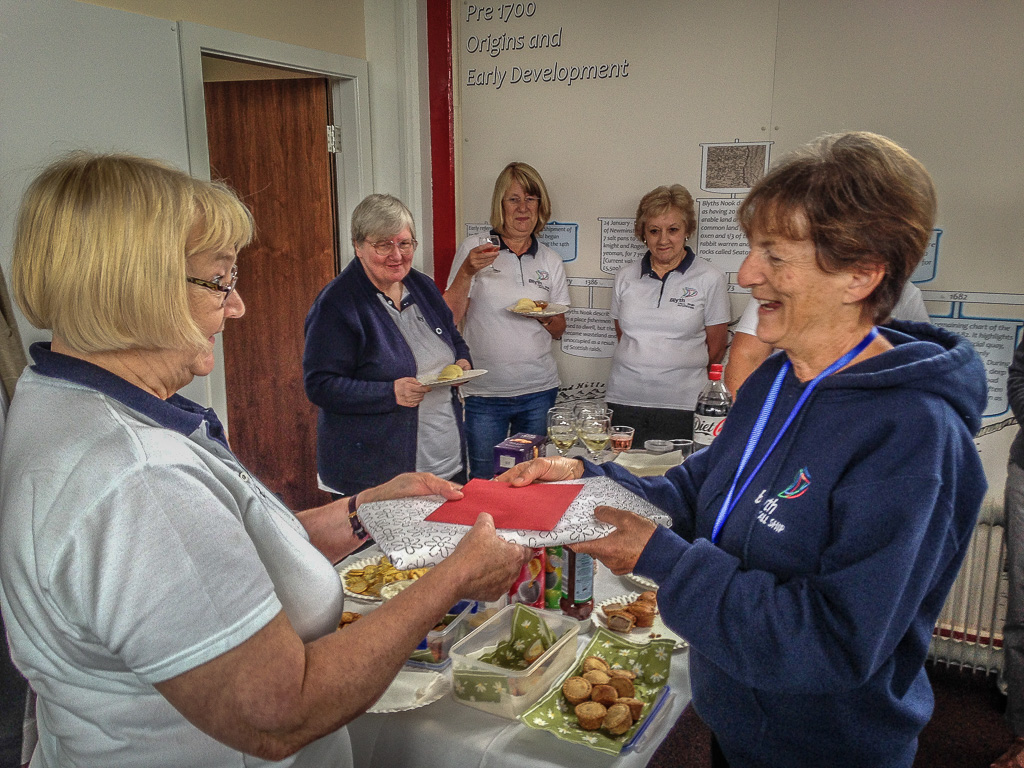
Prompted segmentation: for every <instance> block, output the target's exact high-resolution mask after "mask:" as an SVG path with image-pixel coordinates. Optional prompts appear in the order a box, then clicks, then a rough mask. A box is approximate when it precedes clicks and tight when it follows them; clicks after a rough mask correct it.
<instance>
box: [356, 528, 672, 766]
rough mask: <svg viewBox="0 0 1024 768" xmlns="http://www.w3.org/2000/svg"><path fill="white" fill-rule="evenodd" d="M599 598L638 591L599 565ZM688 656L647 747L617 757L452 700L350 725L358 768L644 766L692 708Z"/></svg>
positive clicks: (365, 718)
mask: <svg viewBox="0 0 1024 768" xmlns="http://www.w3.org/2000/svg"><path fill="white" fill-rule="evenodd" d="M375 554H377V550H376V548H374V549H371V550H366V551H365V552H361V553H359V555H358V557H357V558H356V559H359V558H363V557H372V556H374V555H375ZM594 591H595V602H601V601H602V600H605V599H607V598H609V597H615V596H617V595H623V594H627V593H629V592H636V591H638V588H637V586H636V585H635V584H633V583H632V582H630V581H627V580H626V579H622V578H619V577H617V576H614V575H612V573H611V572H610V571H608V569H607V568H605V567H604V566H601V565H598V573H597V578H596V579H595V582H594ZM350 606H351V607H350ZM346 610H359V607H358V603H356V602H355V601H353V600H350V599H348V598H346ZM589 639H590V635H589V632H588V633H587V634H585V635H580V637H579V640H578V644H579V647H580V648H582V647H583V646H584V645H585V644H586V643H587V642H588V641H589ZM688 653H689V652H688V651H686V650H679V651H676V652H675V653H673V654H672V668H671V673H670V676H669V682H668V684H669V687H670V688H671V691H672V694H671V695H672V699H671V701H668V702H666V705H665V706H664V707H663V708H662V711H661V712H660V713H659V718H658V720H657V722H654V723H652V724H651V726H650V727H648V729H647V731H646V733H645V736H644V741H642V742H641V743H640V744H639V745H637V747H636V748H634V749H633V750H631V751H629V752H623V753H621V754H620V755H619V756H618V757H614V756H612V755H608V754H605V753H602V752H598V751H596V750H592V749H588V748H586V747H583V746H579V745H576V744H571V743H569V742H566V741H562V740H561V739H558V738H556V737H554V736H553V735H551V734H550V733H547V732H545V731H539V730H535V729H533V728H527V727H526V726H525V725H523V724H522V723H520V722H519V721H517V720H506V719H504V718H500V717H496V716H494V715H491V714H488V713H486V712H481V711H480V710H478V709H473V708H472V707H467V706H465V705H464V704H460V703H458V702H457V701H456V700H455V699H454V698H453V697H452V696H451V694H448V695H446V696H445V697H444V698H442V699H440V700H439V701H437V702H435V703H433V704H429V705H427V706H425V707H421V708H420V709H414V710H410V711H407V712H397V713H394V714H381V715H374V714H366V715H363V716H362V717H360V718H358V719H356V720H355V721H353V722H352V723H350V724H349V726H348V728H349V734H350V735H351V738H352V751H353V754H354V755H355V765H356V768H417V767H420V766H422V768H436V767H437V766H441V765H443V766H445V767H446V768H471V767H472V768H476V767H477V766H480V767H481V768H483V767H486V768H495V767H499V766H501V767H505V766H507V768H550V766H556V765H557V766H578V765H587V766H588V768H590V767H591V766H592V767H594V768H600V766H612V765H614V766H616V768H619V767H620V766H622V767H624V768H625V767H632V766H635V767H636V768H640V767H641V766H646V765H647V763H648V762H650V759H651V756H652V755H653V754H654V751H655V750H656V749H657V748H658V745H659V744H660V743H661V742H662V740H664V738H665V736H666V735H667V734H668V732H669V730H671V728H672V726H673V725H674V724H675V722H676V720H677V719H678V718H679V716H680V715H681V714H682V712H683V709H684V708H685V707H686V705H687V704H688V703H689V701H690V672H689V666H688V664H687V659H688Z"/></svg>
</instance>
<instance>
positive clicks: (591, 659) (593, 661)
mask: <svg viewBox="0 0 1024 768" xmlns="http://www.w3.org/2000/svg"><path fill="white" fill-rule="evenodd" d="M592 669H599V670H601V671H602V672H607V671H608V670H609V669H611V665H610V664H609V663H608V662H607V661H605V660H604V659H602V658H601V657H600V656H587V658H585V659H584V660H583V671H584V672H589V671H590V670H592Z"/></svg>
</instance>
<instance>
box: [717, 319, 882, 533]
mask: <svg viewBox="0 0 1024 768" xmlns="http://www.w3.org/2000/svg"><path fill="white" fill-rule="evenodd" d="M876 336H878V328H876V327H874V326H872V327H871V330H870V331H868V335H867V336H865V337H864V338H863V339H861V340H860V343H859V344H857V346H856V347H854V348H853V349H851V350H850V351H849V352H847V353H846V354H845V355H843V356H842V357H840V358H839V359H838V360H836V361H835V362H834V363H832V365H830V366H829V367H828V368H826V369H825V370H824V371H822V372H821V373H819V374H818V375H817V376H815V377H814V378H813V379H811V383H810V384H808V385H807V388H806V389H804V391H803V394H802V395H800V399H799V400H797V401H796V405H794V406H793V410H792V411H790V412H789V416H788V417H787V418H786V421H785V423H783V425H782V429H780V430H779V433H778V434H777V435H775V440H774V441H772V444H771V445H770V446H769V447H768V450H767V451H765V453H764V456H762V457H761V461H760V462H758V464H757V466H756V467H754V471H753V472H751V473H750V476H749V477H747V479H746V482H744V483H743V487H742V488H740V490H739V493H736V483H738V482H739V479H740V475H741V474H743V470H744V469H745V468H746V466H747V462H748V461H750V457H751V455H752V454H753V453H754V449H755V448H756V447H757V444H758V442H759V441H760V440H761V434H762V433H763V432H764V428H765V426H766V425H767V424H768V418H769V417H770V416H771V415H772V410H773V409H774V408H775V401H776V400H777V399H778V397H779V390H780V389H781V388H782V381H783V379H785V378H786V373H787V372H788V371H789V369H790V368H791V365H790V362H789V360H786V362H784V363H783V364H782V368H780V369H779V373H778V374H777V375H776V376H775V381H773V382H772V388H771V389H770V390H769V391H768V397H766V398H765V401H764V405H762V406H761V413H759V414H758V416H757V421H756V422H754V428H753V429H752V430H750V436H749V437H748V438H747V446H746V448H744V449H743V457H742V458H741V459H740V465H739V466H738V467H737V468H736V474H735V475H734V476H733V478H732V485H731V486H729V493H727V494H726V496H725V501H723V502H722V508H721V509H720V510H719V512H718V517H716V518H715V527H714V528H713V529H712V530H711V541H712V543H714V542H716V541H718V535H719V534H720V533H721V532H722V526H723V525H725V521H726V520H728V519H729V515H731V514H732V510H733V507H735V506H736V502H738V501H739V499H740V497H741V496H742V495H743V494H744V493H745V492H746V490H747V487H748V486H749V485H750V481H751V480H753V479H754V476H755V475H757V473H758V472H759V471H760V470H761V467H762V466H764V463H765V461H766V460H767V459H768V457H769V456H770V455H771V452H772V451H774V450H775V446H776V445H778V444H779V440H781V439H782V435H783V434H784V433H785V432H786V430H787V429H789V425H790V424H792V423H793V419H795V418H796V415H797V413H799V412H800V409H801V408H803V405H804V403H806V402H807V398H809V397H810V396H811V392H813V391H814V388H815V387H816V386H818V382H820V381H821V380H822V379H824V378H825V377H826V376H831V375H832V374H833V373H835V372H836V371H838V370H839V369H840V368H842V367H844V366H846V365H849V364H850V361H851V360H853V359H854V358H855V357H857V355H859V354H860V353H861V352H863V351H864V350H865V349H867V347H868V345H869V344H870V343H871V342H872V341H874V340H875V337H876Z"/></svg>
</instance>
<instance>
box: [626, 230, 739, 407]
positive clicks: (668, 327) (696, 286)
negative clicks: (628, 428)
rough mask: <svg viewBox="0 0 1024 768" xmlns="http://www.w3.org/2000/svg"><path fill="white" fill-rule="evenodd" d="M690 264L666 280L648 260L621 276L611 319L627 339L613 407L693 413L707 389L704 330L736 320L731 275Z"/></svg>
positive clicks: (702, 263) (691, 261) (688, 257)
mask: <svg viewBox="0 0 1024 768" xmlns="http://www.w3.org/2000/svg"><path fill="white" fill-rule="evenodd" d="M686 250H687V255H686V258H684V259H683V262H682V263H681V264H680V265H679V266H678V267H677V268H676V269H674V270H672V271H671V272H669V273H668V274H667V275H665V279H664V280H661V279H659V278H658V276H657V275H656V274H655V273H654V272H653V271H652V270H651V256H650V252H648V253H647V254H646V255H645V256H644V257H643V258H642V259H640V260H638V261H635V262H633V263H632V264H627V265H626V266H624V267H623V268H622V269H620V270H619V273H618V274H617V275H616V276H615V290H614V292H613V294H612V306H611V315H612V318H613V319H615V320H618V321H619V329H620V330H621V331H622V338H620V339H619V343H618V344H617V345H616V346H615V354H614V356H613V357H612V368H611V372H610V373H609V374H608V387H607V395H606V396H607V399H608V401H609V402H613V403H624V404H628V405H639V406H644V407H647V408H672V409H677V410H693V408H694V407H695V406H696V404H697V395H699V394H700V391H701V389H702V388H703V387H704V384H705V383H706V382H707V378H708V376H707V366H708V346H707V337H706V335H705V331H704V328H705V327H706V326H709V325H719V324H720V323H728V322H729V320H730V319H731V312H730V309H729V297H728V294H727V292H726V278H725V273H724V272H722V271H721V270H720V269H718V267H715V266H713V265H712V264H710V263H708V262H706V261H704V259H698V258H696V256H695V255H694V253H693V251H691V250H690V249H689V248H687V249H686Z"/></svg>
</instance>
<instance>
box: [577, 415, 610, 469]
mask: <svg viewBox="0 0 1024 768" xmlns="http://www.w3.org/2000/svg"><path fill="white" fill-rule="evenodd" d="M577 429H578V430H579V435H580V439H581V440H582V441H583V445H584V446H586V449H587V451H588V452H589V453H590V458H591V461H596V460H597V454H598V453H600V452H601V451H603V450H605V449H606V448H607V447H608V443H610V442H611V439H612V417H611V416H605V415H599V414H594V413H588V414H586V415H584V416H583V418H582V419H580V421H579V423H578V424H577Z"/></svg>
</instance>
